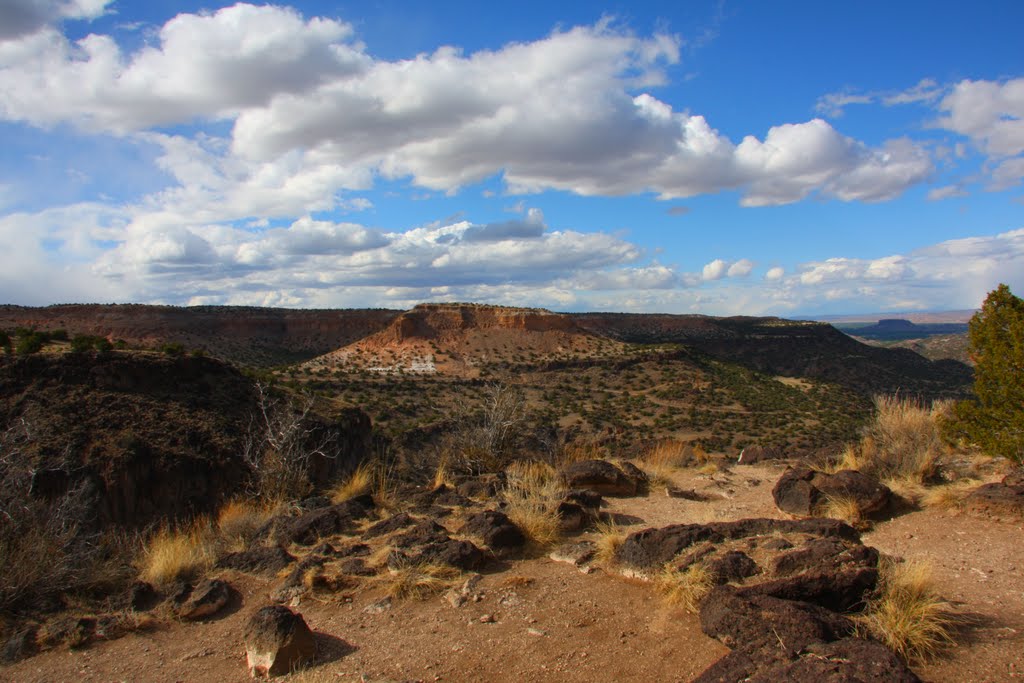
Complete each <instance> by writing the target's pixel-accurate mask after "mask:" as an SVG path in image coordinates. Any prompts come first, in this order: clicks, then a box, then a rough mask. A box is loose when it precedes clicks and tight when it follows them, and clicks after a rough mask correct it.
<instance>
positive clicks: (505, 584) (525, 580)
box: [498, 574, 535, 588]
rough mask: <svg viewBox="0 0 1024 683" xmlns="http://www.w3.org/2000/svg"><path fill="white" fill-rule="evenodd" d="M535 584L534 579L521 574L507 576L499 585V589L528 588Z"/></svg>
mask: <svg viewBox="0 0 1024 683" xmlns="http://www.w3.org/2000/svg"><path fill="white" fill-rule="evenodd" d="M534 583H535V581H534V579H533V577H530V576H522V575H521V574H511V575H509V576H506V577H505V578H503V579H502V580H501V583H499V584H498V588H526V587H527V586H532V585H533V584H534Z"/></svg>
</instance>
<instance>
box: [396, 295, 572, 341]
mask: <svg viewBox="0 0 1024 683" xmlns="http://www.w3.org/2000/svg"><path fill="white" fill-rule="evenodd" d="M484 330H488V331H502V330H507V331H519V332H564V333H567V334H584V331H583V330H582V329H581V328H580V327H579V326H578V325H576V323H575V322H573V320H572V318H570V317H569V316H566V315H559V314H556V313H552V312H551V311H547V310H544V309H540V308H506V307H501V306H473V305H469V304H420V305H418V306H416V307H415V308H413V309H412V310H411V311H406V312H405V313H402V314H401V315H400V316H398V318H397V319H396V320H395V321H394V322H393V323H391V325H390V327H388V329H387V330H385V331H384V332H383V333H382V334H381V338H382V339H386V340H388V341H393V342H396V343H397V342H403V341H406V340H410V339H448V338H452V337H455V336H458V335H461V334H464V333H466V332H479V331H484Z"/></svg>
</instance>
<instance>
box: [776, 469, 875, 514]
mask: <svg viewBox="0 0 1024 683" xmlns="http://www.w3.org/2000/svg"><path fill="white" fill-rule="evenodd" d="M772 498H774V500H775V505H776V506H777V507H778V508H779V509H780V510H782V511H784V512H788V513H790V514H793V515H801V516H804V517H811V516H814V515H817V514H820V512H821V509H822V507H823V506H824V505H825V504H826V503H827V502H828V501H829V500H838V499H843V500H852V501H854V502H856V504H857V509H858V511H859V512H860V514H861V515H862V516H869V515H872V514H875V513H877V512H880V511H881V510H883V509H884V508H885V507H886V506H887V505H888V504H889V501H890V499H891V498H892V491H890V490H889V487H887V486H885V485H884V484H882V483H880V482H879V481H878V479H876V478H875V477H872V476H871V475H868V474H864V473H862V472H858V471H857V470H840V471H839V472H836V473H834V474H828V473H826V472H819V471H818V470H814V469H811V468H810V467H797V468H794V469H791V470H788V471H786V473H785V474H783V475H782V476H781V477H780V478H779V481H778V482H777V483H776V484H775V488H773V489H772Z"/></svg>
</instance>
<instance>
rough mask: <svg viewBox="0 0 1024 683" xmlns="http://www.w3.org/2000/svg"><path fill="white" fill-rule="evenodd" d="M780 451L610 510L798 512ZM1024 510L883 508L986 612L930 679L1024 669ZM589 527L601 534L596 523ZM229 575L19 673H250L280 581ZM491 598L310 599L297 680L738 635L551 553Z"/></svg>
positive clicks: (702, 658) (680, 515)
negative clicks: (238, 599)
mask: <svg viewBox="0 0 1024 683" xmlns="http://www.w3.org/2000/svg"><path fill="white" fill-rule="evenodd" d="M783 469H784V466H783V465H781V464H778V463H772V464H766V465H755V466H744V467H735V468H733V469H732V470H731V471H729V472H719V473H716V474H713V475H700V474H697V473H696V472H694V471H686V472H681V473H679V474H678V475H677V476H676V477H675V484H676V485H677V486H679V487H680V488H682V489H692V490H696V491H698V492H700V493H703V494H705V495H707V496H709V497H710V498H712V499H711V500H708V501H707V502H698V501H691V500H686V499H680V498H669V497H667V496H666V495H665V493H664V491H663V490H661V489H655V490H654V491H653V492H652V493H651V494H650V495H649V496H647V497H643V498H628V499H611V500H610V501H609V506H608V508H607V509H606V511H607V512H610V513H613V514H615V515H616V516H617V518H618V520H619V523H620V524H622V525H624V526H627V527H628V528H630V529H640V528H646V527H649V526H663V525H666V524H671V523H681V522H705V521H712V520H723V519H739V518H743V517H754V516H765V517H783V516H784V515H782V514H780V513H779V512H778V511H777V510H776V508H775V506H774V505H773V503H772V499H771V488H772V486H773V485H774V483H775V481H776V479H777V478H778V476H779V475H780V474H781V472H782V471H783ZM1022 531H1024V529H1022V526H1021V525H1020V524H1007V523H997V522H986V521H980V520H976V519H972V518H969V517H962V516H956V515H950V514H948V513H944V512H935V511H922V512H914V513H910V514H906V515H903V516H901V517H898V518H896V519H893V520H891V521H887V522H882V523H879V524H878V525H877V526H876V528H875V529H874V530H873V531H871V532H870V533H867V534H865V537H864V540H865V542H866V543H868V544H869V545H874V546H876V547H878V548H879V549H880V550H882V551H884V552H887V553H892V554H896V555H901V556H903V557H905V558H907V559H923V560H926V561H929V562H931V563H932V564H933V566H934V567H935V578H936V580H937V583H938V586H939V589H940V590H941V591H942V593H943V594H944V595H945V596H946V597H947V598H948V599H949V600H951V601H953V602H954V603H955V604H956V605H957V608H958V609H959V610H960V611H961V612H962V613H964V614H969V615H972V617H973V618H974V621H975V625H974V626H972V627H971V628H970V629H969V630H968V631H967V632H966V634H965V636H966V640H965V641H964V642H963V643H962V644H960V645H958V646H957V647H955V648H952V649H951V650H950V651H949V653H948V656H946V657H943V658H941V659H939V660H937V661H935V662H932V663H930V664H927V665H923V666H918V667H915V670H916V671H917V672H918V673H919V675H921V676H922V677H923V678H924V679H926V680H929V681H963V682H969V681H977V682H982V681H1013V680H1021V679H1024V660H1022V656H1024V655H1022V654H1021V653H1022V652H1024V649H1022V644H1024V643H1022V640H1024V578H1022V575H1024V572H1022V571H1021V570H1022V569H1024V545H1022V544H1021V538H1022V535H1021V534H1022ZM583 537H584V538H586V537H588V535H584V536H583ZM225 576H226V578H228V579H229V581H231V582H232V584H233V585H234V586H235V587H236V588H237V589H238V590H239V592H240V593H241V595H242V598H243V600H242V605H241V607H240V608H238V609H236V610H235V611H233V612H230V613H228V614H227V615H226V616H222V617H220V618H217V619H214V620H212V621H209V622H206V623H198V624H172V625H170V626H167V627H165V628H163V629H161V630H158V631H155V632H151V633H139V634H134V635H130V636H128V637H125V638H122V639H120V640H116V641H112V642H106V643H99V644H95V645H93V646H91V647H88V648H86V649H84V650H81V651H68V650H66V649H64V650H55V651H50V652H46V653H43V654H41V655H38V656H36V657H33V658H30V659H28V660H26V661H23V662H20V663H18V664H16V665H14V666H11V667H8V668H6V669H0V680H5V681H6V680H10V681H32V682H40V683H41V682H43V681H58V680H76V681H96V682H101V681H102V682H106V681H155V682H164V681H166V682H173V681H211V682H212V681H217V682H231V681H246V680H249V679H248V676H247V673H246V669H245V660H244V655H243V653H242V648H241V642H242V630H243V628H244V625H245V622H246V620H247V619H248V617H249V615H250V614H252V612H254V611H255V610H256V609H258V608H259V607H261V606H263V605H264V604H266V603H267V601H268V600H267V597H266V596H267V593H268V591H269V589H270V586H271V582H268V581H265V580H262V579H256V578H253V577H251V576H245V575H242V574H234V573H227V574H225ZM479 588H480V590H481V591H482V599H480V600H479V601H478V602H473V601H471V602H469V603H468V604H467V605H465V606H463V607H461V608H454V607H452V606H451V605H449V603H448V602H447V601H446V600H444V599H443V598H442V597H434V598H431V599H429V600H427V601H422V602H417V601H406V602H397V603H395V604H394V605H393V607H391V608H390V609H388V610H385V611H382V612H378V613H368V612H365V611H364V609H365V608H366V607H367V606H369V605H371V604H373V603H374V602H375V601H376V600H377V599H378V598H380V596H381V594H380V592H379V590H377V589H373V588H364V589H359V590H357V591H355V592H354V593H353V594H351V595H350V596H348V597H345V596H341V595H337V596H334V597H333V598H332V599H331V600H327V601H324V600H319V599H316V598H304V599H303V601H302V602H301V603H300V604H299V606H298V609H299V611H301V612H302V613H303V615H304V616H305V618H306V620H307V622H308V623H309V624H310V626H311V627H312V628H313V629H314V630H315V631H316V632H317V633H318V634H319V638H320V639H321V645H322V648H321V650H322V651H323V652H324V656H323V658H322V661H321V662H319V663H318V664H317V665H316V666H314V667H313V668H312V669H310V670H308V671H307V672H305V673H301V674H297V675H294V676H291V677H288V679H285V680H295V681H305V682H317V683H319V682H321V681H552V682H553V681H568V682H582V681H597V682H599V681H645V682H646V681H690V680H692V679H693V678H694V677H695V676H696V675H698V674H699V673H700V672H701V671H703V670H704V669H705V668H706V667H707V666H708V665H710V664H711V663H712V662H714V661H716V660H717V659H718V658H720V657H721V656H722V655H724V654H725V653H726V652H727V650H726V648H725V647H724V646H722V645H721V644H720V643H718V642H717V641H715V640H713V639H710V638H708V637H706V636H704V635H703V634H702V633H701V630H700V626H699V623H698V621H697V618H696V616H694V615H691V614H687V613H685V612H682V611H680V610H677V609H670V608H667V607H666V606H665V605H664V604H663V603H662V601H661V600H660V598H659V597H658V596H657V595H656V594H655V592H654V590H653V589H652V588H651V587H650V586H649V585H646V584H644V583H642V582H640V581H636V580H627V579H623V578H621V577H619V576H614V575H608V574H605V573H604V572H603V571H601V570H595V571H593V572H591V573H589V574H584V573H583V572H581V571H580V570H578V569H576V568H575V567H573V566H570V565H568V564H563V563H557V562H554V561H552V560H550V559H548V558H546V557H540V558H534V559H526V560H518V561H514V562H510V563H508V564H507V565H506V566H503V567H501V568H500V571H493V572H492V573H488V574H486V575H485V576H484V577H483V579H482V581H481V583H480V586H479Z"/></svg>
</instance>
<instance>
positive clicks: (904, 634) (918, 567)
mask: <svg viewBox="0 0 1024 683" xmlns="http://www.w3.org/2000/svg"><path fill="white" fill-rule="evenodd" d="M881 569H882V572H881V576H880V577H879V588H878V590H877V592H876V594H875V596H874V597H873V598H872V599H871V600H870V601H869V602H868V606H867V609H866V610H865V612H864V614H863V616H862V617H860V623H861V625H862V626H863V627H864V628H866V629H867V631H868V632H869V633H870V634H871V635H872V636H874V637H875V638H877V639H879V640H880V641H882V642H883V643H885V644H886V645H887V646H888V647H889V648H890V649H892V650H893V651H895V652H897V653H898V654H900V655H902V656H903V657H906V658H909V659H918V660H920V659H927V658H929V657H932V656H934V655H936V654H938V653H939V652H940V651H941V650H942V649H943V648H944V647H948V646H950V645H952V644H953V643H954V638H953V636H954V633H955V629H956V624H957V618H956V615H955V614H954V613H953V611H952V607H951V606H950V605H949V603H947V602H945V601H944V600H942V599H941V598H940V597H939V595H938V594H937V593H936V592H935V588H934V586H933V583H932V579H931V570H930V568H929V567H928V566H927V565H924V564H920V563H915V562H905V563H896V562H892V561H886V562H883V563H882V567H881Z"/></svg>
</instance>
